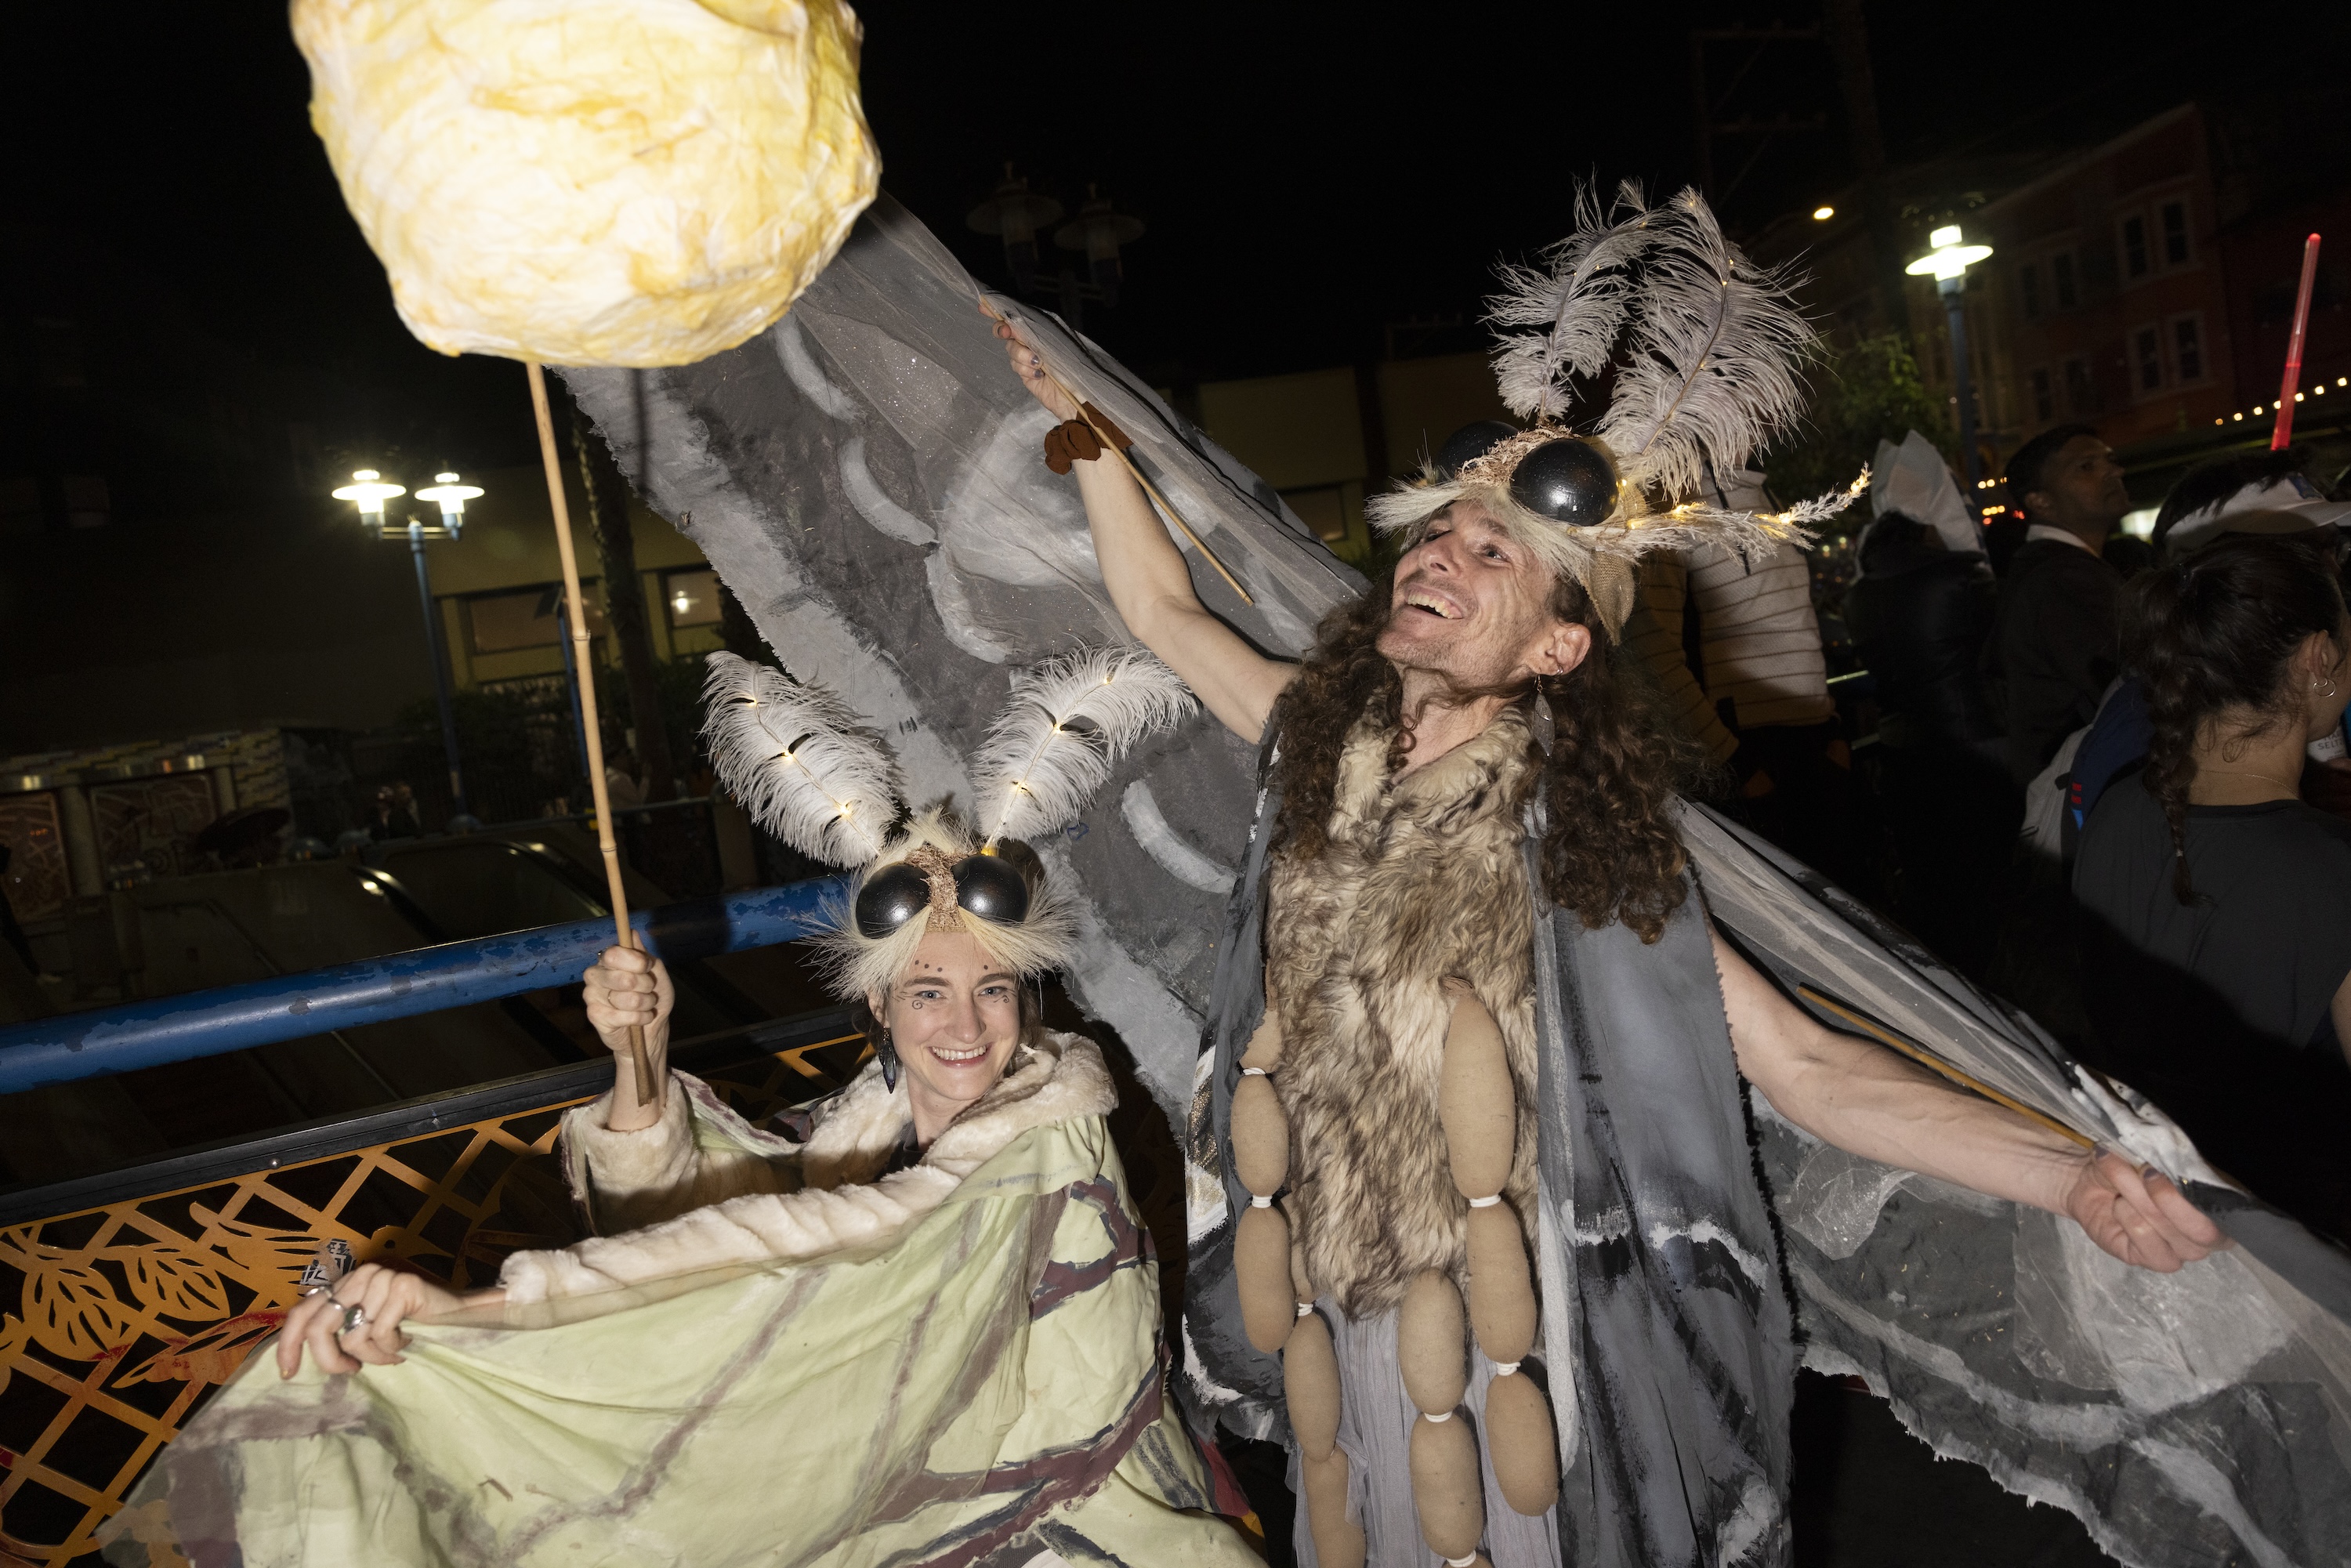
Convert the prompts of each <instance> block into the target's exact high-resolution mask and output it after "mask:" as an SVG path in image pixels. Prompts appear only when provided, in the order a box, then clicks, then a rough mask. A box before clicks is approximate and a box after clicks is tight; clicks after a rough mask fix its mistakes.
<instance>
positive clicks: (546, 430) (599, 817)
mask: <svg viewBox="0 0 2351 1568" xmlns="http://www.w3.org/2000/svg"><path fill="white" fill-rule="evenodd" d="M523 369H524V371H527V372H528V374H529V376H530V410H531V413H533V414H534V415H536V416H537V417H538V455H539V456H540V457H541V458H542V459H544V460H545V462H546V465H547V502H548V505H549V507H553V508H554V511H555V549H556V553H557V554H558V555H559V556H560V557H562V559H563V595H564V602H565V604H566V605H567V606H568V607H569V613H570V620H571V647H572V653H573V657H572V661H571V664H572V683H573V685H575V686H577V687H578V688H579V692H580V729H581V730H582V731H583V732H584V733H583V734H582V735H581V737H580V738H581V739H583V740H584V741H586V742H587V745H588V792H589V796H590V799H591V800H593V801H594V802H595V808H596V848H597V850H598V852H601V854H602V855H603V857H604V886H605V888H606V890H607V892H608V894H609V899H610V902H611V906H612V930H613V933H614V936H615V940H616V941H617V942H618V943H619V944H620V946H623V947H634V946H637V934H636V932H635V930H634V929H633V928H632V927H631V926H630V925H629V895H628V893H627V890H626V889H624V888H623V887H622V883H621V848H620V845H618V844H617V843H615V842H614V841H613V840H612V800H611V790H610V789H607V788H606V787H605V784H604V732H603V729H602V727H601V726H600V725H599V724H598V723H597V721H596V674H595V671H596V667H595V665H594V664H592V663H590V649H589V646H588V617H587V614H586V613H585V612H584V611H583V610H582V609H581V607H580V558H579V557H578V556H577V555H575V554H574V553H572V549H571V509H570V507H569V506H568V505H567V504H566V503H565V501H564V498H563V468H562V465H561V464H560V463H559V462H558V460H557V458H556V455H555V421H554V419H553V418H552V417H551V416H550V415H549V412H548V407H547V372H546V371H542V370H540V369H539V368H538V361H535V360H525V361H523ZM629 1055H630V1057H631V1059H632V1060H633V1061H635V1062H636V1071H637V1101H638V1103H640V1104H644V1105H653V1061H652V1060H651V1059H650V1058H649V1057H648V1056H647V1055H646V1054H645V1031H644V1030H642V1029H640V1028H638V1027H637V1026H636V1025H635V1024H631V1025H630V1026H629ZM655 1109H659V1107H658V1106H656V1107H655Z"/></svg>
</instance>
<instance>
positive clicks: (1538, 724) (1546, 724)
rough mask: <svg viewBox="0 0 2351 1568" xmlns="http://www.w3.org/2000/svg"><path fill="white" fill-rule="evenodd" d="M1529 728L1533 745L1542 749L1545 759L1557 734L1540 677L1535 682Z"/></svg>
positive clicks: (1549, 698)
mask: <svg viewBox="0 0 2351 1568" xmlns="http://www.w3.org/2000/svg"><path fill="white" fill-rule="evenodd" d="M1530 727H1531V728H1532V729H1533V731H1534V735H1535V744H1536V745H1537V746H1540V747H1542V753H1543V755H1544V756H1545V757H1549V756H1550V755H1551V743H1552V737H1553V736H1554V735H1556V734H1557V733H1558V726H1557V725H1556V724H1555V723H1554V722H1553V721H1552V712H1551V697H1550V695H1548V694H1547V693H1545V692H1544V690H1543V688H1542V680H1541V677H1540V676H1538V677H1537V678H1536V680H1535V711H1534V714H1533V716H1532V718H1531V720H1530Z"/></svg>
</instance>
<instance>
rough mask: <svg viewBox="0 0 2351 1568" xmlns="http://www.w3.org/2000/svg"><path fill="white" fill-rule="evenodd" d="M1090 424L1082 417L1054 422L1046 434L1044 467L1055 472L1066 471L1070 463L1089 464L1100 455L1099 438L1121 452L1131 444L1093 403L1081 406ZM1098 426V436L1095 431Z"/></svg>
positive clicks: (1068, 469)
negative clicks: (1099, 433)
mask: <svg viewBox="0 0 2351 1568" xmlns="http://www.w3.org/2000/svg"><path fill="white" fill-rule="evenodd" d="M1081 407H1082V408H1083V409H1084V410H1085V412H1086V413H1087V415H1088V416H1090V417H1091V418H1092V421H1093V423H1092V424H1088V423H1086V421H1085V420H1084V419H1072V420H1069V421H1067V422H1065V423H1061V424H1057V425H1055V426H1054V427H1053V428H1052V429H1050V430H1049V431H1047V432H1046V433H1045V466H1046V467H1048V468H1050V469H1051V470H1052V471H1053V472H1054V473H1056V474H1066V473H1068V472H1069V471H1070V465H1071V464H1072V463H1091V462H1092V461H1093V460H1094V459H1095V458H1097V457H1100V456H1101V455H1102V450H1103V448H1102V441H1103V440H1104V438H1107V439H1108V440H1109V442H1110V444H1111V445H1113V446H1115V447H1116V448H1118V449H1119V450H1120V451H1121V452H1123V451H1125V450H1126V449H1127V448H1128V447H1130V446H1132V445H1134V440H1133V438H1131V437H1130V436H1128V434H1126V432H1124V431H1123V430H1121V429H1120V428H1119V427H1118V426H1117V425H1115V424H1113V423H1111V422H1110V416H1109V415H1108V414H1106V413H1102V410H1100V409H1098V408H1096V407H1095V406H1094V405H1093V404H1092V403H1084V404H1081ZM1097 428H1099V429H1100V430H1101V432H1102V434H1101V435H1096V434H1094V432H1095V430H1096V429H1097Z"/></svg>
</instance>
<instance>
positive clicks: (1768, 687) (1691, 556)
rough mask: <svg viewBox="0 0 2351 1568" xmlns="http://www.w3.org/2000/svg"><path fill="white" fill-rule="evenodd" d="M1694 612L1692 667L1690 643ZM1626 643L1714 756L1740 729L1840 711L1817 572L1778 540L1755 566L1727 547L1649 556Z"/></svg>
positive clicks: (1727, 750)
mask: <svg viewBox="0 0 2351 1568" xmlns="http://www.w3.org/2000/svg"><path fill="white" fill-rule="evenodd" d="M1692 614H1695V615H1696V617H1697V621H1698V624H1697V629H1696V630H1697V635H1696V638H1695V641H1696V643H1697V644H1698V649H1697V662H1698V669H1699V670H1700V671H1702V672H1703V676H1702V677H1701V675H1700V674H1697V673H1694V672H1693V671H1692V668H1691V658H1690V656H1689V652H1688V648H1687V643H1686V641H1685V637H1686V632H1685V627H1686V622H1687V618H1688V617H1689V616H1690V615H1692ZM1625 646H1626V647H1627V648H1628V649H1629V650H1630V651H1631V653H1632V654H1633V656H1634V657H1635V658H1636V659H1638V660H1639V661H1640V662H1641V664H1642V665H1643V666H1644V667H1645V668H1646V669H1647V670H1648V672H1649V674H1650V675H1651V676H1652V678H1654V679H1655V680H1656V682H1657V684H1658V685H1659V686H1660V687H1661V688H1662V689H1663V690H1664V692H1665V695H1666V699H1667V706H1669V707H1670V708H1671V709H1672V710H1673V712H1674V713H1675V715H1676V716H1677V717H1678V718H1680V719H1681V721H1682V722H1683V723H1684V724H1685V725H1686V726H1687V727H1688V729H1689V731H1690V733H1691V734H1693V735H1695V736H1696V737H1698V740H1699V741H1700V742H1701V743H1702V744H1703V745H1705V747H1707V748H1708V750H1709V751H1710V752H1712V753H1713V755H1714V758H1715V759H1716V760H1717V761H1721V760H1724V759H1726V758H1729V756H1730V754H1731V752H1732V751H1733V750H1734V749H1736V748H1737V747H1738V745H1739V737H1737V736H1736V735H1735V734H1733V733H1732V732H1731V730H1730V729H1729V727H1726V726H1725V725H1724V723H1723V710H1722V709H1721V706H1720V705H1721V704H1722V703H1723V702H1724V701H1725V700H1728V701H1729V705H1730V706H1729V718H1730V721H1731V723H1732V724H1734V725H1736V726H1737V727H1739V728H1740V729H1752V728H1758V727H1767V726H1775V725H1787V726H1801V725H1813V724H1820V723H1823V722H1824V721H1826V720H1827V719H1828V718H1829V717H1830V716H1832V715H1834V713H1835V711H1836V705H1835V704H1834V702H1833V701H1831V700H1830V697H1829V688H1828V663H1827V660H1826V658H1825V656H1824V655H1823V653H1822V652H1821V628H1820V622H1818V621H1817V620H1816V619H1814V617H1813V596H1812V574H1811V572H1810V570H1808V569H1807V568H1806V566H1805V564H1804V557H1803V552H1802V551H1801V550H1799V549H1797V548H1796V547H1795V546H1793V545H1782V546H1781V547H1780V548H1779V549H1776V550H1774V551H1773V552H1772V553H1771V556H1770V557H1769V558H1767V559H1762V560H1760V561H1757V562H1756V563H1755V564H1754V565H1753V566H1752V567H1750V566H1748V565H1747V564H1746V563H1745V562H1743V561H1741V560H1740V559H1739V557H1738V556H1736V555H1734V554H1732V553H1731V552H1730V551H1729V550H1725V549H1719V548H1714V547H1708V548H1707V549H1703V550H1699V551H1696V552H1691V553H1688V554H1674V555H1659V556H1652V557H1650V558H1649V559H1647V560H1646V561H1644V562H1642V564H1641V599H1640V603H1639V604H1638V605H1637V606H1636V607H1635V610H1634V612H1633V616H1632V619H1631V620H1630V621H1628V622H1626V623H1625Z"/></svg>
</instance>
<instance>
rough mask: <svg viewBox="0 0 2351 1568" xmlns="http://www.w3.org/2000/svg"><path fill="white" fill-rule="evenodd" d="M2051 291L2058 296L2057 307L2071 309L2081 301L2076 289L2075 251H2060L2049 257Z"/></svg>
mask: <svg viewBox="0 0 2351 1568" xmlns="http://www.w3.org/2000/svg"><path fill="white" fill-rule="evenodd" d="M2049 292H2050V293H2051V294H2052V295H2053V296H2054V297H2055V298H2056V302H2057V308H2058V309H2060V310H2071V309H2072V308H2074V306H2075V305H2076V304H2077V303H2079V297H2078V296H2077V295H2076V294H2075V293H2074V253H2073V252H2072V251H2070V250H2067V251H2060V252H2059V253H2058V254H2056V255H2055V256H2051V257H2050V258H2049Z"/></svg>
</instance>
